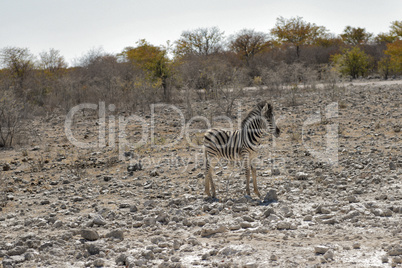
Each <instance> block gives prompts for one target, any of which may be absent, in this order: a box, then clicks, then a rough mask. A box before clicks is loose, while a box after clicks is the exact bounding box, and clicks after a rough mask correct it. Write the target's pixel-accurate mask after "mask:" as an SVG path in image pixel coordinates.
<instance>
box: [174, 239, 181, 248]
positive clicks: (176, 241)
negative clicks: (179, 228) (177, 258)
mask: <svg viewBox="0 0 402 268" xmlns="http://www.w3.org/2000/svg"><path fill="white" fill-rule="evenodd" d="M180 247H181V243H180V242H179V240H177V239H175V240H173V249H174V250H179V249H180Z"/></svg>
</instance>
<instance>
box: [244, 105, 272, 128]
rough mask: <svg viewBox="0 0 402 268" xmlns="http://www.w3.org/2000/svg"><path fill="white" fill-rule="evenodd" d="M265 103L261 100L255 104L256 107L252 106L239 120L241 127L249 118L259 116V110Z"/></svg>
mask: <svg viewBox="0 0 402 268" xmlns="http://www.w3.org/2000/svg"><path fill="white" fill-rule="evenodd" d="M266 104H267V102H266V101H261V102H259V103H258V104H257V106H256V107H254V108H253V109H252V110H250V111H249V112H248V114H247V116H246V117H245V118H244V119H243V120H242V121H241V128H242V129H243V128H244V126H245V125H246V124H247V122H249V121H250V119H251V120H252V119H254V118H256V117H259V116H261V110H262V108H264V106H265V105H266Z"/></svg>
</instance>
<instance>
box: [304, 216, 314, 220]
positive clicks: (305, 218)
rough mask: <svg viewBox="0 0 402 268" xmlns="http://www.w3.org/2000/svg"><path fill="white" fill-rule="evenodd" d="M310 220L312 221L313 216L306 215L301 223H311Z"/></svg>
mask: <svg viewBox="0 0 402 268" xmlns="http://www.w3.org/2000/svg"><path fill="white" fill-rule="evenodd" d="M312 220H313V216H311V215H306V216H304V218H303V221H312Z"/></svg>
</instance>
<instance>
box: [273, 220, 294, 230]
mask: <svg viewBox="0 0 402 268" xmlns="http://www.w3.org/2000/svg"><path fill="white" fill-rule="evenodd" d="M290 226H291V224H290V222H287V221H280V222H278V223H277V225H276V229H278V230H288V229H290Z"/></svg>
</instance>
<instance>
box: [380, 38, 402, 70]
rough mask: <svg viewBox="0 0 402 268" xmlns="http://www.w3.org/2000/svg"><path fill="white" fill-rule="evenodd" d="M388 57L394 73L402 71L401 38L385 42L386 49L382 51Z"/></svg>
mask: <svg viewBox="0 0 402 268" xmlns="http://www.w3.org/2000/svg"><path fill="white" fill-rule="evenodd" d="M384 53H385V54H386V55H387V56H389V57H390V59H389V60H390V67H391V69H392V70H393V71H394V72H396V73H401V72H402V40H397V41H395V42H393V43H390V44H387V50H385V52H384Z"/></svg>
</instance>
